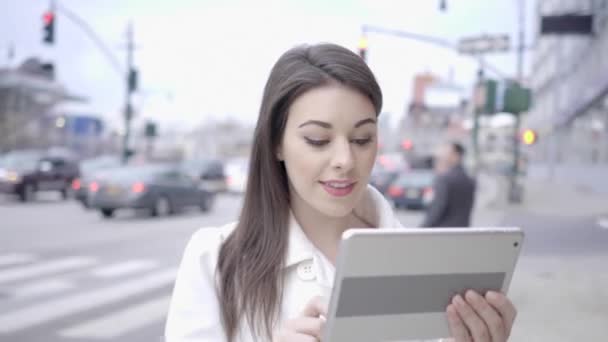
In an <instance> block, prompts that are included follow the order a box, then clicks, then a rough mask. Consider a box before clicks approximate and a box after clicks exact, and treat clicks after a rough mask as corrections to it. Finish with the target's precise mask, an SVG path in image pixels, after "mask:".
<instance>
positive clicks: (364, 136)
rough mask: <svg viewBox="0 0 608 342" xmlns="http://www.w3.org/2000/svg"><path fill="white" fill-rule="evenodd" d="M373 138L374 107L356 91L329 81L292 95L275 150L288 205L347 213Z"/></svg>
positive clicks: (372, 152)
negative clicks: (285, 183) (287, 191)
mask: <svg viewBox="0 0 608 342" xmlns="http://www.w3.org/2000/svg"><path fill="white" fill-rule="evenodd" d="M377 141H378V140H377V126H376V112H375V110H374V106H373V104H372V102H371V101H370V100H369V98H367V97H366V96H364V95H363V94H361V93H359V92H358V91H356V90H353V89H351V88H347V87H345V86H342V85H339V84H334V83H332V84H329V85H325V86H322V87H318V88H315V89H312V90H310V91H307V92H306V93H304V94H302V95H301V96H300V97H298V98H297V99H296V100H295V101H294V102H293V103H292V105H291V107H290V108H289V113H288V118H287V124H286V127H285V131H284V133H283V138H282V143H281V145H280V146H279V149H278V151H277V154H278V157H279V159H280V160H283V161H284V163H285V168H286V170H287V177H288V179H289V187H290V196H291V198H290V199H291V204H292V207H302V206H305V207H309V208H312V209H314V210H316V211H318V212H320V213H321V214H324V215H326V216H330V217H344V216H347V215H349V214H350V213H351V212H352V210H353V209H354V207H355V205H356V204H357V202H358V201H359V200H360V198H361V195H362V194H363V193H364V191H365V190H366V187H367V183H368V180H369V176H370V173H371V170H372V167H373V165H374V160H375V159H376V152H377Z"/></svg>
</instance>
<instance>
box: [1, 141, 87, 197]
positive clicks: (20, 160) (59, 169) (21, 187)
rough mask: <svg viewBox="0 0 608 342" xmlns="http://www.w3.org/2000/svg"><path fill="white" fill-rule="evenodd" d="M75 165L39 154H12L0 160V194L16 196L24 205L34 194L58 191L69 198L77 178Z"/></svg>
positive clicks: (63, 158)
mask: <svg viewBox="0 0 608 342" xmlns="http://www.w3.org/2000/svg"><path fill="white" fill-rule="evenodd" d="M79 173H80V171H79V167H78V162H77V161H76V160H74V159H73V158H71V157H68V156H64V155H51V154H48V153H45V152H42V151H37V150H27V151H13V152H9V153H8V154H6V155H5V156H4V157H3V158H2V160H1V161H0V192H4V193H10V194H15V195H17V196H19V199H20V200H21V201H23V202H28V201H31V200H32V199H34V195H35V194H36V192H37V191H59V192H61V195H62V197H63V198H64V199H66V198H68V196H69V192H70V186H71V184H72V180H74V179H75V178H77V177H78V176H79Z"/></svg>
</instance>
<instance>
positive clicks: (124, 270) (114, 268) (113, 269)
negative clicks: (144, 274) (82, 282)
mask: <svg viewBox="0 0 608 342" xmlns="http://www.w3.org/2000/svg"><path fill="white" fill-rule="evenodd" d="M154 267H156V263H154V262H152V261H150V260H131V261H125V262H121V263H117V264H114V265H110V266H105V267H101V268H98V269H96V270H93V271H91V274H93V275H94V276H96V277H100V278H113V277H121V276H125V275H128V274H133V273H137V272H141V271H147V270H149V269H152V268H154Z"/></svg>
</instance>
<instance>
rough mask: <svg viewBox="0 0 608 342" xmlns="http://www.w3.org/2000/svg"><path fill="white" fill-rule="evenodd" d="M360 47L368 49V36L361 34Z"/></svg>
mask: <svg viewBox="0 0 608 342" xmlns="http://www.w3.org/2000/svg"><path fill="white" fill-rule="evenodd" d="M358 46H359V49H367V37H366V36H361V38H360V39H359V45H358Z"/></svg>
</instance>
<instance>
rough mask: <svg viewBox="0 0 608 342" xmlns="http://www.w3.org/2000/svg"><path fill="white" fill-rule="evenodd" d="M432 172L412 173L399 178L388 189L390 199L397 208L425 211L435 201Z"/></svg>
mask: <svg viewBox="0 0 608 342" xmlns="http://www.w3.org/2000/svg"><path fill="white" fill-rule="evenodd" d="M433 178H434V173H433V172H431V171H417V170H415V171H410V172H406V173H403V174H402V175H401V176H399V177H398V178H397V179H396V180H395V181H394V182H393V184H391V185H390V186H389V188H388V197H389V199H390V200H391V201H392V202H393V204H394V205H395V207H396V208H404V209H424V208H426V207H427V206H428V204H429V203H430V202H431V200H432V199H433Z"/></svg>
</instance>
